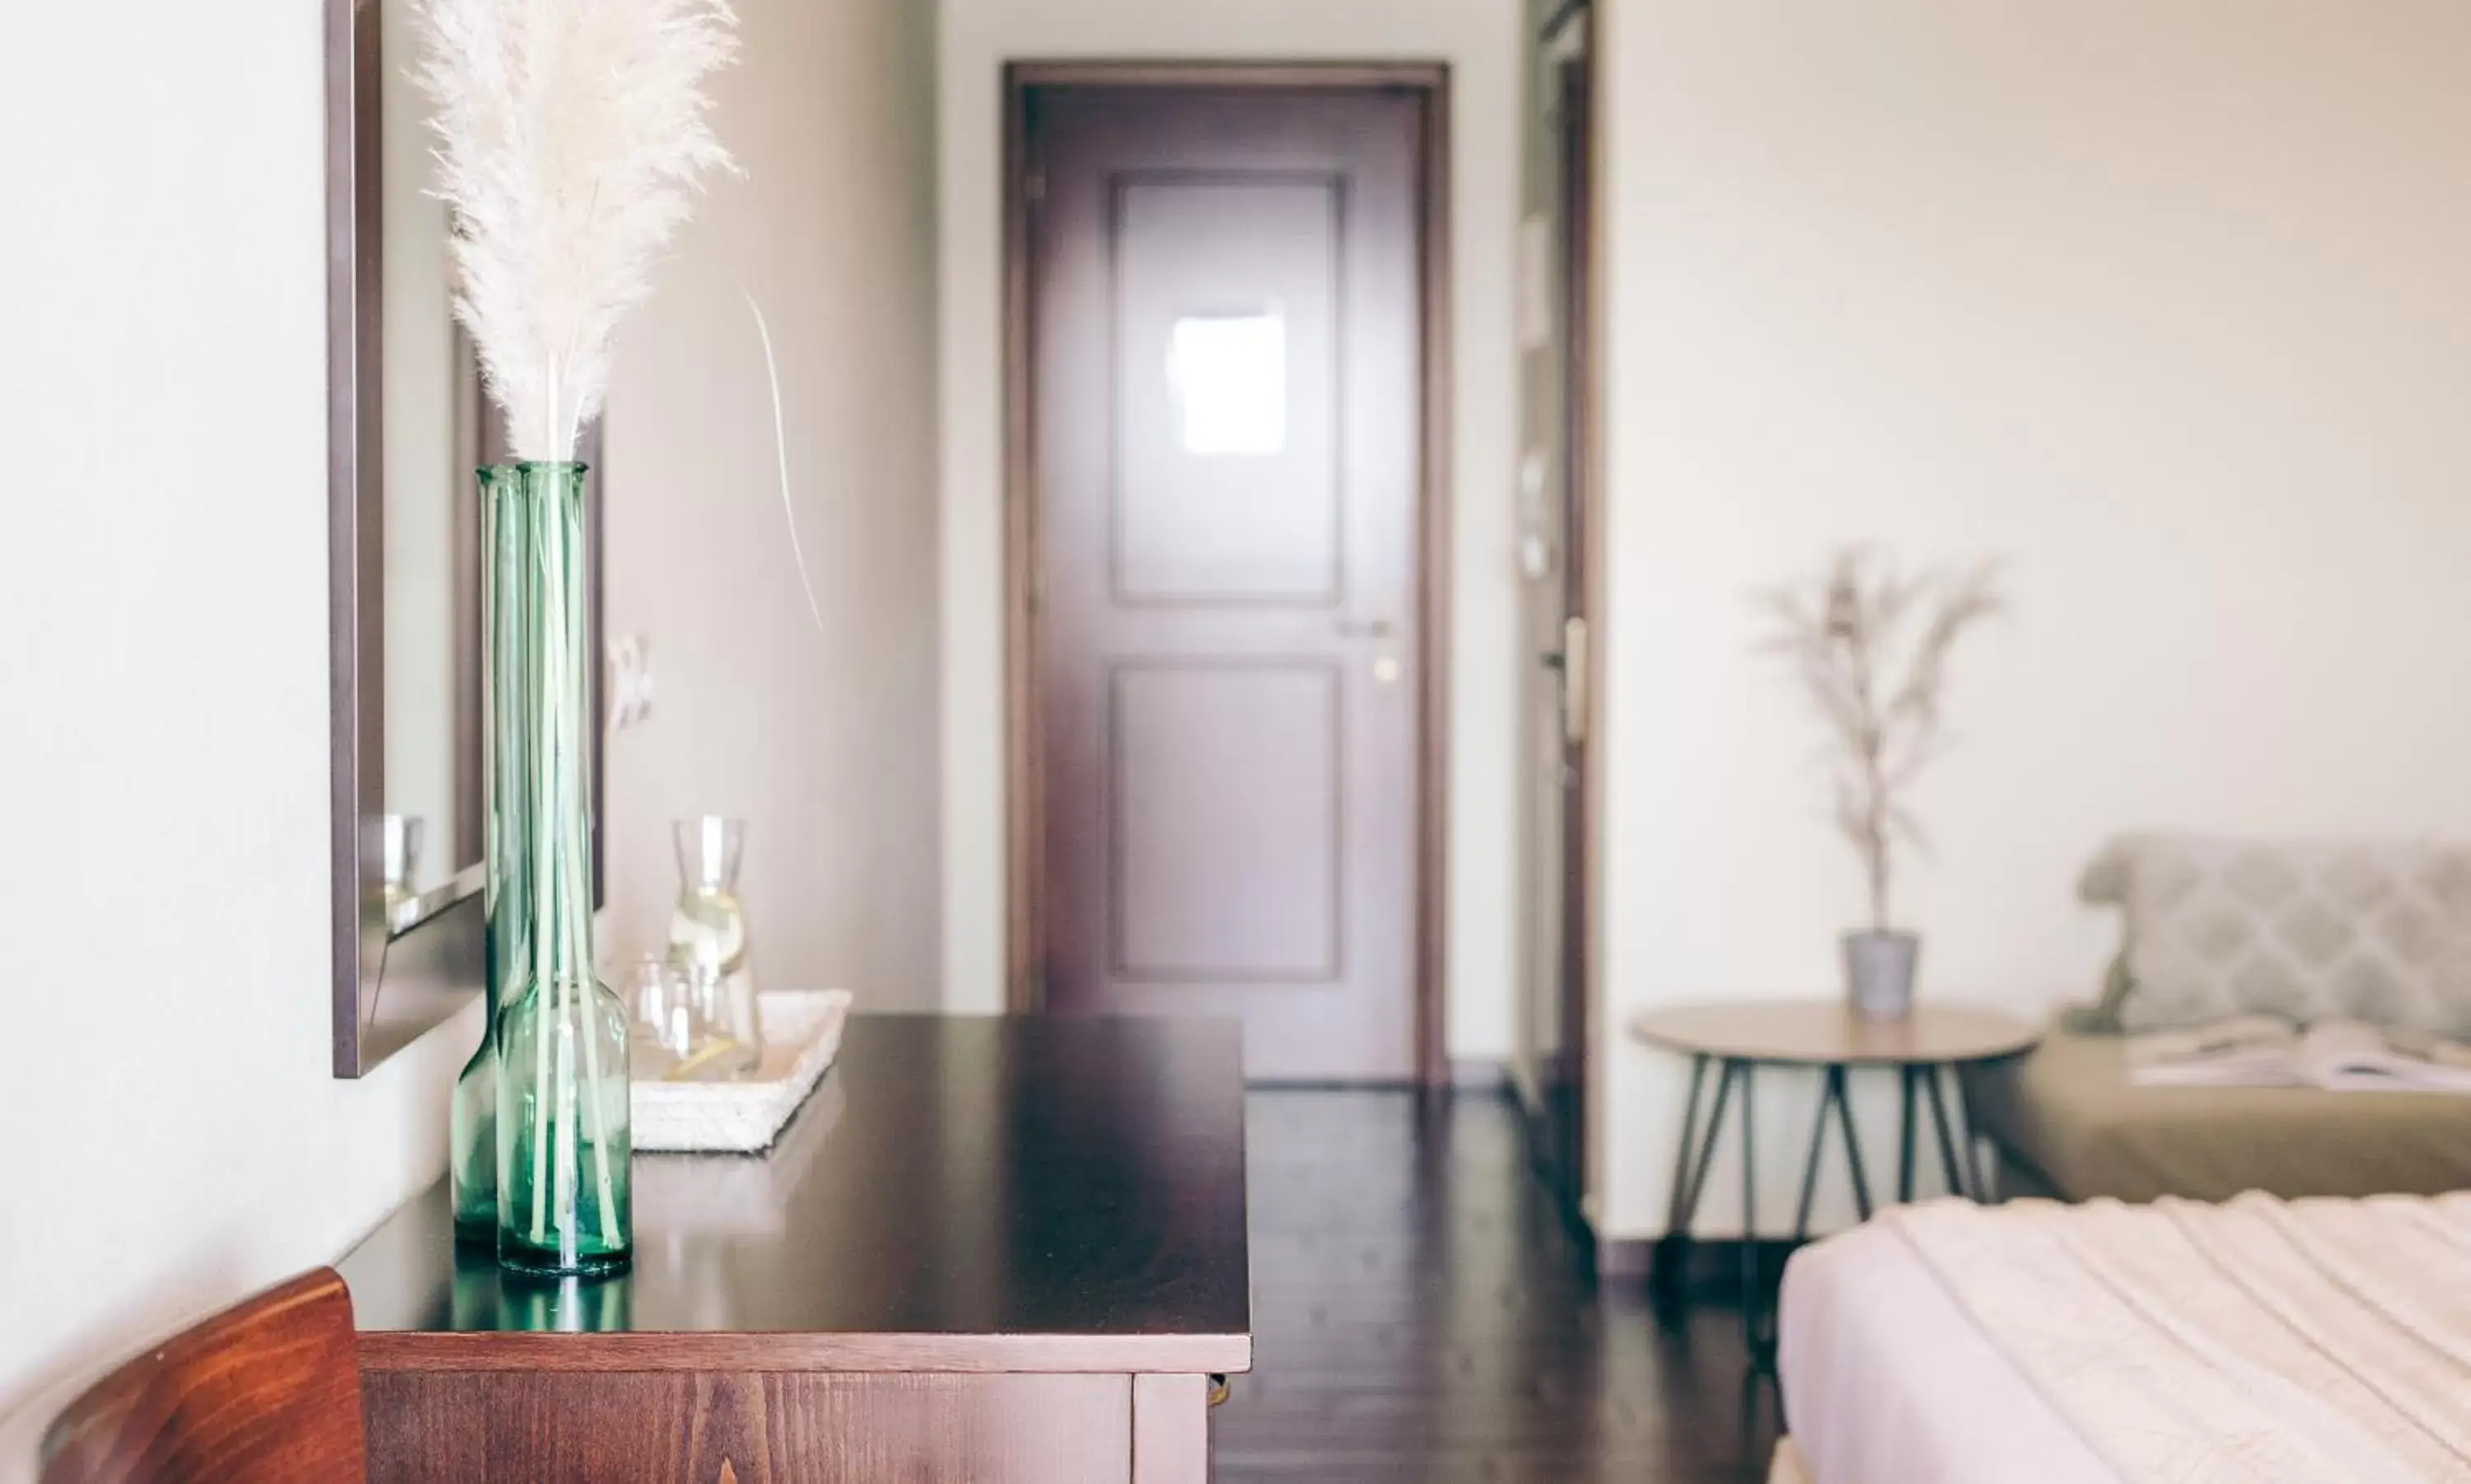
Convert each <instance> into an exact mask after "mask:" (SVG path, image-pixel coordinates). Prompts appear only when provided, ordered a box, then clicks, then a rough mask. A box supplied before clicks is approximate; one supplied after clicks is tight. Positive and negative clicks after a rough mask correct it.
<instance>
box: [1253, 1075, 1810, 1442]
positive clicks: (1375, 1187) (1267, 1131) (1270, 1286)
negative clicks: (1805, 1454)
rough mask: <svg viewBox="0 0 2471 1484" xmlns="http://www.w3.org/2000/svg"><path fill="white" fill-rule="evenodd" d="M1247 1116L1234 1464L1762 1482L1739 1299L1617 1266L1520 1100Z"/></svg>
mask: <svg viewBox="0 0 2471 1484" xmlns="http://www.w3.org/2000/svg"><path fill="white" fill-rule="evenodd" d="M1248 1113H1249V1116H1248V1119H1247V1123H1246V1133H1247V1138H1248V1141H1249V1149H1248V1158H1249V1170H1250V1181H1251V1199H1252V1203H1253V1215H1252V1253H1253V1293H1254V1309H1253V1314H1254V1327H1255V1356H1254V1370H1253V1373H1252V1374H1251V1375H1250V1376H1244V1377H1238V1378H1236V1382H1235V1388H1234V1395H1233V1396H1232V1397H1231V1398H1230V1399H1229V1400H1228V1402H1227V1403H1226V1404H1225V1405H1224V1406H1222V1407H1220V1408H1219V1409H1218V1411H1217V1413H1216V1428H1217V1431H1216V1437H1217V1456H1218V1472H1217V1478H1218V1479H1219V1480H1220V1481H1221V1484H1256V1481H1268V1480H1300V1481H1313V1484H1339V1481H1347V1484H1409V1481H1416V1484H1478V1481H1483V1484H1563V1481H1571V1484H1576V1481H1588V1484H1601V1481H1612V1480H1620V1481H1623V1484H1757V1481H1759V1480H1763V1479H1764V1478H1765V1477H1766V1472H1767V1460H1768V1454H1769V1452H1770V1451H1771V1449H1773V1448H1774V1446H1775V1439H1776V1426H1777V1421H1776V1419H1777V1406H1776V1398H1775V1392H1774V1390H1773V1388H1772V1387H1770V1386H1768V1385H1766V1384H1764V1383H1752V1382H1749V1381H1748V1379H1747V1373H1748V1367H1747V1364H1746V1357H1745V1354H1744V1351H1743V1345H1742V1333H1741V1317H1740V1313H1739V1310H1738V1309H1736V1308H1733V1307H1730V1305H1729V1304H1727V1303H1726V1302H1725V1301H1723V1300H1717V1301H1713V1302H1708V1301H1703V1302H1701V1303H1700V1304H1698V1305H1697V1306H1695V1307H1692V1308H1691V1309H1690V1310H1689V1311H1688V1313H1687V1316H1686V1317H1684V1318H1682V1319H1680V1320H1677V1321H1675V1322H1673V1323H1672V1324H1671V1325H1669V1326H1660V1325H1659V1322H1658V1320H1657V1319H1656V1317H1655V1316H1654V1315H1653V1314H1652V1313H1651V1311H1650V1309H1649V1306H1648V1302H1647V1297H1646V1292H1645V1288H1644V1285H1643V1284H1640V1283H1637V1282H1624V1283H1618V1284H1615V1283H1607V1284H1603V1285H1601V1286H1599V1284H1597V1283H1596V1282H1595V1280H1594V1278H1593V1276H1592V1274H1591V1273H1590V1272H1589V1271H1588V1268H1587V1267H1586V1265H1585V1263H1584V1262H1583V1260H1582V1259H1581V1257H1580V1253H1579V1249H1578V1246H1577V1244H1576V1243H1575V1242H1574V1241H1573V1240H1572V1238H1571V1237H1570V1235H1569V1233H1568V1232H1567V1231H1566V1229H1565V1227H1564V1225H1563V1221H1562V1217H1561V1214H1560V1213H1559V1210H1558V1209H1557V1207H1556V1205H1555V1203H1554V1201H1553V1199H1552V1197H1551V1196H1550V1195H1549V1194H1548V1193H1547V1192H1546V1191H1545V1190H1544V1189H1543V1187H1542V1185H1541V1182H1540V1181H1539V1180H1538V1178H1537V1177H1536V1176H1535V1174H1534V1173H1533V1172H1532V1171H1531V1169H1530V1166H1529V1164H1528V1159H1527V1149H1526V1143H1525V1137H1526V1136H1525V1131H1524V1129H1523V1128H1522V1127H1521V1125H1520V1121H1519V1119H1518V1113H1517V1111H1516V1110H1515V1109H1514V1108H1513V1107H1512V1105H1511V1104H1510V1103H1509V1102H1507V1101H1506V1100H1503V1099H1500V1098H1496V1097H1493V1096H1486V1095H1466V1094H1462V1095H1458V1096H1456V1097H1447V1096H1444V1097H1435V1098H1430V1099H1426V1098H1423V1097H1420V1096H1419V1095H1415V1094H1412V1093H1390V1092H1325V1091H1263V1092H1257V1093H1255V1094H1253V1095H1252V1096H1251V1099H1250V1102H1249V1109H1248Z"/></svg>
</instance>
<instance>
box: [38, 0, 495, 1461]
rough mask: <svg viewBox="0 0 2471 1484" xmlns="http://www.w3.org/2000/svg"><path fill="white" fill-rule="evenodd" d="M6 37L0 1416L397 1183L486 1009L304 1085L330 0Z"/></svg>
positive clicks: (321, 1058)
mask: <svg viewBox="0 0 2471 1484" xmlns="http://www.w3.org/2000/svg"><path fill="white" fill-rule="evenodd" d="M8 24H9V31H10V39H9V44H8V45H6V46H0V139H5V140H6V141H8V143H9V145H10V149H9V152H8V153H9V155H10V157H11V159H12V167H11V168H12V186H11V190H12V200H13V201H14V202H15V203H16V204H15V205H14V206H12V217H11V226H10V229H9V230H8V231H6V232H5V233H0V324H5V325H6V326H7V327H8V328H7V331H6V333H0V410H5V411H0V450H5V451H6V458H7V461H8V462H7V469H8V472H7V476H6V489H7V494H6V496H5V497H0V632H5V633H7V634H8V635H9V636H10V639H9V643H7V644H6V645H0V695H5V696H6V697H7V698H8V699H7V702H6V704H5V708H0V716H5V718H6V720H5V721H4V722H0V821H5V824H0V835H5V837H6V839H7V841H8V846H9V848H8V849H7V850H6V851H0V901H4V902H6V903H7V904H8V906H7V907H6V909H5V913H6V917H5V920H6V922H7V924H8V942H9V945H10V952H9V959H8V963H7V965H6V968H5V970H0V1025H6V1027H7V1029H6V1032H5V1039H0V1045H5V1048H6V1070H5V1072H0V1130H5V1131H6V1137H5V1139H0V1315H5V1316H6V1317H5V1319H0V1412H5V1411H7V1410H9V1409H11V1408H13V1407H17V1406H18V1404H19V1403H21V1402H26V1401H27V1400H28V1398H29V1397H30V1395H31V1394H32V1393H33V1392H34V1390H35V1388H37V1387H39V1386H42V1385H45V1384H46V1383H48V1382H49V1381H50V1380H51V1379H52V1378H56V1377H59V1376H60V1375H62V1374H64V1373H65V1372H67V1371H69V1370H71V1369H72V1368H75V1367H78V1366H81V1365H83V1364H86V1363H89V1362H92V1361H96V1360H99V1359H102V1358H104V1357H106V1356H108V1355H110V1354H113V1353H115V1352H117V1351H118V1350H120V1349H121V1348H123V1347H125V1346H126V1345H127V1344H129V1342H131V1341H132V1340H134V1339H135V1338H137V1337H138V1336H139V1335H140V1334H142V1333H143V1332H145V1331H152V1330H153V1329H155V1328H157V1327H159V1326H160V1325H162V1324H164V1323H166V1322H168V1321H171V1320H173V1319H176V1318H178V1317H181V1316H182V1315H185V1314H187V1313H189V1312H192V1311H195V1310H198V1309H200V1308H202V1307H209V1306H213V1305H216V1304H220V1303H223V1302H225V1301H228V1300H231V1299H234V1298H237V1297H239V1296H240V1295H241V1294H242V1293H244V1292H245V1291H247V1290H248V1289H250V1288H253V1287H255V1286H257V1285H259V1284H264V1283H267V1282H270V1281H272V1280H274V1279H276V1278H279V1277H282V1276H284V1275H286V1274H288V1273H290V1272H293V1271H294V1270H296V1269H299V1268H302V1267H306V1266H309V1265H311V1264H314V1263H316V1262H318V1261H321V1260H327V1259H329V1258H332V1257H333V1256H334V1255H335V1254H336V1253H337V1252H338V1251H340V1250H341V1248H342V1247H343V1246H344V1245H345V1244H347V1243H348V1242H350V1241H351V1240H352V1239H354V1238H355V1237H358V1236H359V1235H360V1233H361V1232H362V1231H363V1230H365V1228H366V1227H367V1226H369V1225H371V1224H373V1223H374V1222H375V1221H376V1220H377V1219H378V1218H379V1217H380V1216H381V1215H383V1214H384V1213H386V1212H387V1211H388V1210H389V1209H390V1208H392V1207H393V1206H394V1205H395V1204H396V1203H397V1202H398V1201H400V1200H401V1199H403V1198H404V1197H405V1196H407V1195H409V1194H411V1193H412V1191H413V1190H416V1189H418V1188H419V1187H420V1186H422V1185H424V1184H426V1183H427V1182H428V1181H429V1180H430V1179H431V1178H433V1177H434V1176H435V1173H436V1172H437V1170H438V1169H439V1168H440V1167H441V1166H442V1165H443V1161H444V1145H445V1127H446V1121H445V1120H446V1113H445V1091H446V1087H447V1084H448V1081H449V1079H450V1078H451V1077H452V1076H453V1073H454V1070H455V1068H456V1066H457V1065H458V1064H459V1062H460V1061H461V1059H462V1057H463V1055H464V1054H465V1053H467V1052H468V1050H469V1049H470V1046H471V1044H472V1040H473V1038H474V1037H476V1036H477V1035H478V1032H479V1025H478V1020H477V1018H476V1017H467V1019H466V1020H465V1021H464V1022H462V1023H459V1024H458V1025H454V1026H451V1027H448V1028H446V1029H444V1030H441V1031H440V1032H439V1033H437V1034H436V1035H435V1036H433V1037H431V1038H430V1040H428V1041H427V1042H424V1043H423V1044H421V1045H420V1046H418V1047H415V1048H412V1050H411V1051H409V1052H407V1053H405V1054H404V1055H402V1056H400V1057H398V1058H396V1059H395V1060H394V1061H393V1062H391V1063H389V1064H388V1065H387V1066H385V1067H383V1068H381V1069H380V1070H379V1072H377V1074H376V1075H375V1076H373V1077H371V1078H369V1079H367V1080H366V1081H363V1082H358V1083H346V1082H338V1081H336V1080H334V1078H333V1077H332V1076H331V1075H330V1073H329V1072H328V1056H329V1052H328V1036H329V1031H330V1025H329V1020H328V1014H327V1003H328V1001H327V994H328V985H329V978H328V974H327V966H326V955H327V936H326V911H327V890H328V867H327V837H326V829H327V808H326V788H327V707H326V477H325V449H326V434H325V386H326V380H325V333H326V332H325V258H324V243H325V224H324V214H323V213H324V207H323V202H324V177H323V171H324V166H323V160H322V139H323V134H324V124H323V117H324V103H323V85H322V71H321V66H322V64H321V53H320V41H319V35H320V30H319V27H320V21H319V7H318V4H317V3H316V0H283V3H280V4H264V5H253V6H239V7H229V6H210V7H200V6H192V5H183V4H177V3H166V0H85V3H81V4H78V5H74V6H43V5H35V6H20V7H16V8H14V10H13V12H12V14H11V16H10V19H9V23H8ZM10 1466H11V1460H10V1459H9V1458H7V1457H6V1456H5V1454H0V1474H5V1473H6V1472H8V1471H9V1469H10Z"/></svg>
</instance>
